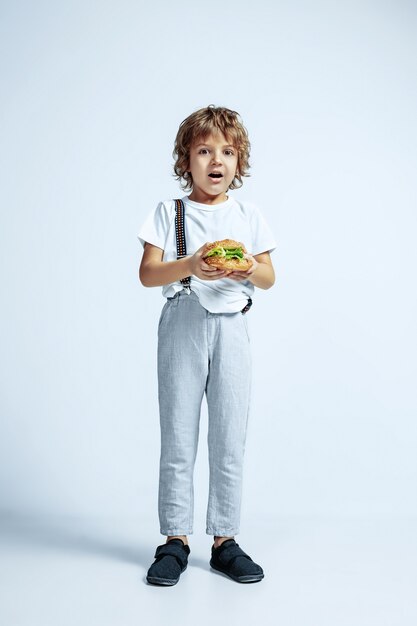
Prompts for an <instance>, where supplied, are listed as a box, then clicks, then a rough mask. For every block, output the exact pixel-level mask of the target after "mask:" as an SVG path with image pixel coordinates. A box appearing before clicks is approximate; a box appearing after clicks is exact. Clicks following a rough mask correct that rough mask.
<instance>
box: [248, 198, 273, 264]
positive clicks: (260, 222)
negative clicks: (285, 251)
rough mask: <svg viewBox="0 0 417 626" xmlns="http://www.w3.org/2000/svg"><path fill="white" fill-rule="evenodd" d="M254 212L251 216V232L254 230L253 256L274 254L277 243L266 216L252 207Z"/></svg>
mask: <svg viewBox="0 0 417 626" xmlns="http://www.w3.org/2000/svg"><path fill="white" fill-rule="evenodd" d="M252 208H253V211H252V216H251V230H252V250H251V254H252V255H253V256H255V255H256V254H261V253H262V252H273V251H274V250H275V248H276V247H277V242H276V239H275V236H274V233H273V232H272V230H271V228H270V227H269V225H268V223H267V222H266V220H265V218H264V216H263V215H262V213H261V212H260V210H259V209H258V207H256V206H255V205H252Z"/></svg>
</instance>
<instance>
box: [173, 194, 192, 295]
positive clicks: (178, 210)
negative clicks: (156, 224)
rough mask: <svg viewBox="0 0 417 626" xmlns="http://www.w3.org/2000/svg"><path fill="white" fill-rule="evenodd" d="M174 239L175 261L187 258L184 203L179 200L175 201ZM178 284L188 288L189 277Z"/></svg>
mask: <svg viewBox="0 0 417 626" xmlns="http://www.w3.org/2000/svg"><path fill="white" fill-rule="evenodd" d="M175 237H176V240H177V259H182V258H183V257H185V256H187V245H186V243H185V228H184V202H183V201H182V200H179V199H178V200H175ZM180 282H181V283H182V284H183V285H184V287H190V284H191V276H187V277H186V278H181V281H180Z"/></svg>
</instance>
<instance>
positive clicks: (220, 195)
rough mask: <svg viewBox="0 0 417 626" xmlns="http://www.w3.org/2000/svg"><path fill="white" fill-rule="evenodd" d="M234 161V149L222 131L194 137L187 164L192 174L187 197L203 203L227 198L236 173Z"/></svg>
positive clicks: (236, 153)
mask: <svg viewBox="0 0 417 626" xmlns="http://www.w3.org/2000/svg"><path fill="white" fill-rule="evenodd" d="M237 163H238V152H237V149H236V148H235V147H234V146H232V145H230V144H229V143H228V142H227V140H226V138H225V136H224V135H223V133H220V132H217V133H213V134H211V135H209V136H208V137H205V138H204V139H197V141H196V142H195V143H193V145H192V146H191V148H190V160H189V163H188V170H189V171H190V172H191V175H192V177H193V190H192V193H191V194H190V195H189V196H188V197H189V198H190V200H195V202H202V203H204V204H218V203H219V202H224V201H225V200H227V196H226V190H227V189H228V188H229V185H230V184H231V182H232V181H233V179H234V177H235V175H236V169H237ZM213 174H214V175H213ZM220 174H221V176H220Z"/></svg>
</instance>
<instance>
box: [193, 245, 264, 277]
mask: <svg viewBox="0 0 417 626" xmlns="http://www.w3.org/2000/svg"><path fill="white" fill-rule="evenodd" d="M245 254H247V252H246V248H245V246H244V245H243V243H240V242H239V241H234V240H233V239H222V240H221V241H214V242H213V243H209V244H207V247H206V251H205V252H204V254H203V260H204V262H205V263H207V265H211V266H212V267H217V268H218V269H221V270H232V271H233V270H238V271H241V272H246V271H247V270H248V269H250V268H251V267H252V265H253V263H252V261H251V260H250V259H246V258H245V256H244V255H245Z"/></svg>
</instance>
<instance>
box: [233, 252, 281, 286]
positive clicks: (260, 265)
mask: <svg viewBox="0 0 417 626" xmlns="http://www.w3.org/2000/svg"><path fill="white" fill-rule="evenodd" d="M245 256H246V257H247V258H249V259H251V260H252V262H253V265H252V267H251V268H250V269H249V270H248V271H247V272H231V274H229V275H228V276H227V278H230V279H231V280H237V281H241V280H249V281H250V282H251V283H252V284H253V285H255V287H259V288H260V289H269V288H270V287H272V285H273V284H274V283H275V272H274V267H273V265H272V261H271V255H270V254H269V252H262V253H261V254H256V255H255V256H251V255H250V254H247V255H245Z"/></svg>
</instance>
